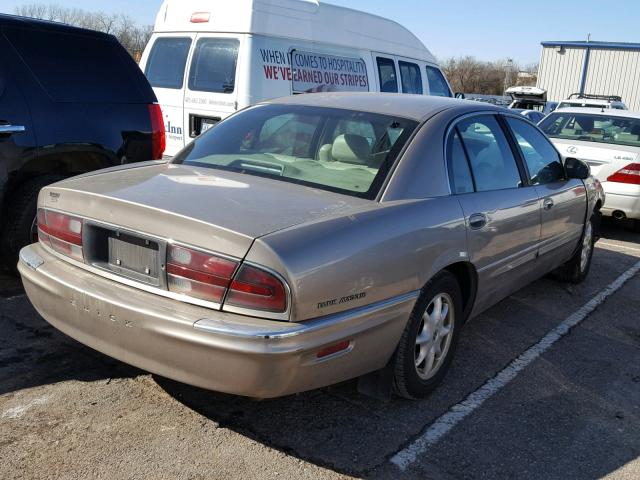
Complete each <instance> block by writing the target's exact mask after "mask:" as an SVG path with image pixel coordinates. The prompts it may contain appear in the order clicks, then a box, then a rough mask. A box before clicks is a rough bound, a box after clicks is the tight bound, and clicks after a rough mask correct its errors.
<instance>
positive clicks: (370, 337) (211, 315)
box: [18, 244, 419, 398]
mask: <svg viewBox="0 0 640 480" xmlns="http://www.w3.org/2000/svg"><path fill="white" fill-rule="evenodd" d="M18 269H19V271H20V274H21V275H22V280H23V283H24V287H25V290H26V293H27V295H28V297H29V299H30V300H31V302H32V303H33V305H34V307H35V308H36V310H37V311H38V312H39V313H40V315H42V317H44V319H45V320H46V321H47V322H49V323H50V324H51V325H53V326H54V327H56V328H57V329H58V330H60V331H62V332H64V333H66V334H67V335H69V336H70V337H72V338H74V339H76V340H78V341H79V342H81V343H83V344H85V345H87V346H89V347H91V348H94V349H95V350H98V351H100V352H102V353H104V354H106V355H109V356H111V357H114V358H116V359H118V360H121V361H123V362H125V363H128V364H131V365H134V366H136V367H139V368H141V369H144V370H147V371H149V372H152V373H155V374H158V375H161V376H164V377H168V378H171V379H174V380H177V381H180V382H184V383H188V384H191V385H195V386H198V387H202V388H206V389H211V390H217V391H221V392H226V393H232V394H236V395H243V396H250V397H257V398H270V397H278V396H282V395H287V394H291V393H296V392H301V391H305V390H310V389H313V388H318V387H322V386H326V385H329V384H333V383H337V382H341V381H344V380H348V379H350V378H354V377H357V376H360V375H363V374H366V373H369V372H371V371H374V370H377V369H380V368H382V367H384V365H385V364H386V363H387V361H388V360H389V358H390V357H391V355H392V354H393V351H394V350H395V347H396V345H397V343H398V341H399V339H400V336H401V334H402V331H403V330H404V327H405V324H406V322H407V320H408V318H409V315H410V313H411V310H412V309H413V306H414V303H415V301H416V299H417V296H418V293H419V292H410V293H408V294H405V295H402V296H399V297H395V298H393V299H390V300H387V301H384V302H379V303H376V304H372V305H369V306H366V307H361V308H357V309H354V310H350V311H347V312H343V313H340V314H336V315H331V316H327V317H322V318H318V319H315V320H309V321H305V322H300V323H295V322H281V321H273V320H265V319H260V318H252V317H246V316H242V315H236V314H229V313H225V312H221V311H216V310H210V309H207V308H203V307H198V306H195V305H190V304H187V303H184V302H180V301H177V300H173V299H169V298H165V297H160V296H158V295H154V294H152V293H149V292H145V291H142V290H138V289H136V288H133V287H129V286H127V285H123V284H120V283H118V282H114V281H112V280H109V279H106V278H103V277H101V276H99V275H96V274H93V273H91V272H88V271H85V270H83V269H81V268H78V267H76V266H73V265H71V264H69V263H67V262H65V261H64V260H61V259H60V258H58V257H57V256H54V255H53V254H51V253H50V252H48V251H47V250H46V249H44V248H43V247H42V246H40V245H39V244H33V245H30V246H28V247H25V248H23V249H22V251H21V252H20V261H19V263H18ZM345 340H348V341H349V347H348V348H347V349H346V350H343V351H341V352H338V353H335V354H333V355H329V356H327V357H324V358H317V353H318V351H319V350H321V349H323V348H325V347H327V346H331V345H334V344H336V343H340V342H342V341H345Z"/></svg>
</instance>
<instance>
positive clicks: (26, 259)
mask: <svg viewBox="0 0 640 480" xmlns="http://www.w3.org/2000/svg"><path fill="white" fill-rule="evenodd" d="M20 261H21V262H23V263H24V264H25V265H27V266H28V267H31V268H32V269H34V270H36V269H37V268H38V267H39V266H40V265H42V264H43V263H44V260H43V258H42V257H41V256H40V255H38V254H37V253H34V252H33V249H32V248H30V245H27V246H26V247H23V248H22V249H21V250H20Z"/></svg>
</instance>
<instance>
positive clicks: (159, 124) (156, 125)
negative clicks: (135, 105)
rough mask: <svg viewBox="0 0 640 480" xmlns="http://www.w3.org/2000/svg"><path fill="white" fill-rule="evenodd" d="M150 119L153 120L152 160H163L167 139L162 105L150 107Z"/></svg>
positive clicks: (154, 104) (151, 105) (155, 104)
mask: <svg viewBox="0 0 640 480" xmlns="http://www.w3.org/2000/svg"><path fill="white" fill-rule="evenodd" d="M149 117H150V118H151V160H162V154H163V153H164V149H165V148H166V146H167V138H166V136H165V130H164V120H163V119H162V109H161V108H160V105H158V104H157V103H152V104H150V105H149Z"/></svg>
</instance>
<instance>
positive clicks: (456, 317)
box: [393, 271, 463, 399]
mask: <svg viewBox="0 0 640 480" xmlns="http://www.w3.org/2000/svg"><path fill="white" fill-rule="evenodd" d="M438 299H440V302H441V305H443V306H442V310H444V308H445V307H444V305H447V309H448V313H446V314H445V317H444V318H442V317H441V320H437V317H438V316H437V315H435V316H434V315H433V314H434V313H436V311H437V310H436V309H437V308H438V307H437V305H438V303H437V300H438ZM462 310H463V309H462V293H461V291H460V286H459V285H458V282H457V281H456V279H455V277H454V276H453V275H452V274H451V273H449V272H446V271H442V272H440V273H438V274H437V275H435V276H434V277H433V278H432V279H431V280H429V282H428V283H427V284H426V285H425V286H424V287H423V289H422V292H421V294H420V297H419V298H418V301H417V302H416V305H415V307H414V309H413V312H412V313H411V316H410V317H409V322H408V323H407V326H406V327H405V330H404V332H403V334H402V337H401V338H400V342H399V344H398V347H397V349H396V353H395V359H394V378H393V390H394V392H395V393H396V394H397V395H399V396H400V397H404V398H408V399H416V398H424V397H426V396H427V395H428V394H429V393H431V392H432V391H433V390H434V389H435V388H436V386H437V385H438V384H439V383H440V382H441V381H442V379H443V378H444V376H445V375H446V373H447V370H448V369H449V366H450V365H451V360H452V359H453V355H454V352H455V349H456V345H457V343H458V336H459V331H460V327H461V326H462V322H463V311H462ZM434 319H435V322H434ZM429 320H431V321H429ZM447 327H448V328H449V332H448V333H446V334H445V331H446V329H447ZM434 330H435V331H434ZM420 334H421V336H422V340H423V342H420V343H418V342H419V338H418V337H419V335H420ZM431 334H435V336H431ZM427 339H428V340H427ZM436 346H437V347H438V348H437V350H440V354H439V355H438V353H437V351H436ZM421 356H425V357H424V359H423V360H422V361H421V362H420V363H419V364H418V365H416V362H417V361H418V360H420V357H421ZM431 358H433V360H431ZM429 362H431V365H432V367H431V368H429V364H430V363H429Z"/></svg>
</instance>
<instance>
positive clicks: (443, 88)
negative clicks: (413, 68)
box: [427, 65, 451, 97]
mask: <svg viewBox="0 0 640 480" xmlns="http://www.w3.org/2000/svg"><path fill="white" fill-rule="evenodd" d="M427 81H428V82H429V95H435V96H437V97H450V96H451V90H449V85H447V81H446V80H445V79H444V75H442V72H441V71H440V70H438V69H437V68H435V67H430V66H428V65H427Z"/></svg>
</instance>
